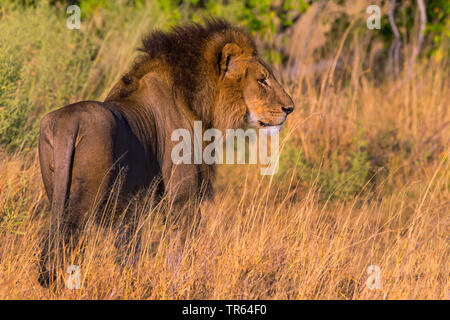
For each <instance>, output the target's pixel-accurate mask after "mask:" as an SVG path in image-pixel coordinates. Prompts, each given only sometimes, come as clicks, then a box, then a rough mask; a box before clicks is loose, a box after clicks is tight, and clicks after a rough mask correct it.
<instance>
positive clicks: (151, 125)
mask: <svg viewBox="0 0 450 320" xmlns="http://www.w3.org/2000/svg"><path fill="white" fill-rule="evenodd" d="M140 50H141V51H142V52H143V54H142V55H140V56H139V57H138V58H137V59H136V61H135V62H134V65H133V66H132V68H131V69H130V70H129V71H128V72H127V73H126V74H125V75H124V76H123V77H122V78H121V79H120V81H119V82H118V83H117V84H116V85H115V86H114V87H113V88H112V90H111V92H110V93H109V95H108V97H107V98H106V100H105V101H104V102H97V101H83V102H77V103H74V104H71V105H68V106H65V107H63V108H61V109H58V110H56V111H53V112H50V113H49V114H47V115H46V116H45V117H44V118H43V119H42V121H41V131H40V138H39V159H40V165H41V172H42V178H43V181H44V186H45V190H46V192H47V195H48V198H49V199H50V201H51V219H50V220H51V223H50V230H49V237H48V240H46V241H45V245H44V248H43V250H42V256H41V258H42V260H41V276H40V281H41V283H42V284H43V285H47V284H48V282H49V281H50V279H53V278H54V270H53V269H54V268H53V267H48V264H49V259H50V256H51V255H55V254H56V252H59V251H58V250H60V249H58V248H61V247H68V246H69V244H70V245H71V246H73V245H76V243H77V241H78V237H79V235H80V231H81V230H82V228H83V223H82V222H83V221H85V219H86V216H87V214H88V212H89V209H90V207H91V206H92V205H93V202H94V200H96V199H97V200H99V199H100V200H101V199H102V198H103V197H104V196H105V195H106V194H107V193H108V191H109V190H110V188H111V186H112V184H113V182H114V180H115V178H116V177H117V176H118V175H119V173H121V176H122V181H121V191H120V192H121V196H122V198H124V199H127V198H128V199H129V198H130V197H131V195H133V194H135V193H136V192H137V191H139V190H142V189H145V188H148V187H149V186H150V185H151V184H152V182H153V181H155V179H158V178H160V180H161V181H162V184H163V188H164V190H165V192H166V194H167V195H168V196H170V198H172V199H173V201H174V203H176V204H178V205H179V206H181V205H183V204H184V203H186V202H187V201H188V199H191V198H192V197H196V196H199V195H200V197H202V196H203V195H205V193H207V194H211V180H212V178H213V176H214V170H213V169H214V168H213V166H208V165H204V164H203V165H198V164H178V165H175V164H174V163H173V162H172V161H171V150H172V147H173V146H174V145H175V143H174V142H173V141H171V134H172V132H173V131H174V130H175V129H179V128H184V129H187V130H189V132H191V134H192V133H193V123H194V121H202V125H203V128H204V129H205V130H206V129H208V128H213V127H214V128H217V129H220V130H225V129H226V128H238V127H242V126H244V125H247V124H249V125H251V126H254V127H256V128H263V127H264V128H268V129H269V131H273V132H278V131H279V130H280V129H281V126H282V124H283V123H284V121H285V120H286V116H287V115H288V114H289V113H291V112H292V111H293V109H294V105H293V101H292V99H291V98H290V96H289V95H288V94H287V93H286V92H285V91H284V90H283V88H282V87H281V85H280V84H279V83H278V81H277V80H276V79H275V76H274V74H273V72H272V71H271V69H270V68H269V67H268V65H267V64H266V63H264V62H263V61H262V59H261V58H260V57H259V56H258V53H257V50H256V47H255V44H254V42H253V40H252V39H251V37H250V36H249V35H248V34H247V33H246V32H244V31H243V30H241V29H239V28H236V27H233V26H231V25H229V24H228V23H227V22H225V21H223V20H209V21H207V22H206V24H205V25H204V26H202V25H199V24H189V25H187V26H181V27H175V28H173V29H172V30H171V31H170V32H161V31H154V32H152V33H150V35H148V36H147V37H146V38H144V40H143V48H142V49H140ZM222 132H223V131H222ZM63 241H64V243H63ZM56 258H57V257H56Z"/></svg>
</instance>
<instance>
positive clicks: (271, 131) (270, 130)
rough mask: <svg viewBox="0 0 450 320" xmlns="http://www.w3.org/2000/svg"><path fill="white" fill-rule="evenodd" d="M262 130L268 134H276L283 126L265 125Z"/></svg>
mask: <svg viewBox="0 0 450 320" xmlns="http://www.w3.org/2000/svg"><path fill="white" fill-rule="evenodd" d="M260 130H261V131H263V132H264V133H265V134H267V135H268V136H271V135H274V134H277V133H278V132H280V130H281V126H271V127H264V128H262V129H260Z"/></svg>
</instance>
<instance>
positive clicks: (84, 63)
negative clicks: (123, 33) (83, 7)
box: [0, 2, 93, 150]
mask: <svg viewBox="0 0 450 320" xmlns="http://www.w3.org/2000/svg"><path fill="white" fill-rule="evenodd" d="M8 9H9V8H8V7H7V9H6V10H8ZM7 12H8V15H7V16H6V17H4V18H2V19H1V20H0V29H1V30H2V34H3V36H2V37H1V38H0V48H1V50H0V88H1V91H0V146H3V147H5V148H7V149H8V150H14V149H17V148H24V147H29V146H33V145H35V142H36V140H37V136H38V126H39V121H37V119H36V116H37V115H41V114H43V113H45V112H47V111H49V110H51V109H53V108H55V107H56V106H61V105H64V104H66V103H69V102H70V100H71V99H73V96H74V93H76V92H79V91H80V90H81V88H82V86H83V83H84V81H85V80H86V78H87V75H88V71H89V69H90V66H91V64H92V59H91V58H92V53H93V46H92V43H90V41H89V38H88V37H86V36H85V35H83V34H82V33H81V32H72V31H71V30H68V29H67V28H66V27H65V21H66V20H65V16H64V15H62V14H61V13H58V12H57V11H56V10H53V9H52V8H51V7H49V5H48V3H47V2H41V3H40V4H38V5H37V7H36V8H30V7H29V8H24V9H23V10H21V11H20V12H19V11H13V10H11V11H9V10H8V11H7ZM18 35H20V36H18Z"/></svg>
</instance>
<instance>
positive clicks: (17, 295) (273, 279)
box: [0, 0, 450, 299]
mask: <svg viewBox="0 0 450 320" xmlns="http://www.w3.org/2000/svg"><path fill="white" fill-rule="evenodd" d="M369 2H370V3H369ZM369 2H367V1H363V0H359V1H347V0H339V1H338V0H333V1H321V0H318V1H303V0H297V1H294V0H285V1H281V0H280V1H276V0H275V1H269V0H264V1H252V0H248V1H234V0H229V1H220V0H214V1H213V0H211V1H207V0H204V1H203V0H190V1H189V0H184V1H183V0H153V1H144V0H121V1H120V0H118V1H114V2H113V1H104V0H80V1H73V3H76V4H78V5H79V6H80V8H81V29H80V30H70V29H68V28H67V27H66V21H67V18H68V16H69V15H68V14H67V13H66V8H67V6H68V3H67V2H66V1H55V0H54V1H45V0H29V1H28V0H22V1H11V0H0V298H1V299H49V298H51V299H68V298H75V299H448V298H449V297H450V296H449V294H450V291H449V290H450V286H449V275H450V269H449V253H450V251H449V238H448V236H449V231H450V225H449V222H450V221H449V218H450V215H449V213H450V170H449V165H450V162H449V155H450V154H449V152H450V148H449V147H450V108H449V106H450V104H449V98H450V81H449V77H448V74H449V73H450V68H449V62H450V60H449V53H450V48H449V36H450V31H449V30H450V22H449V14H450V4H449V2H448V1H445V0H440V1H414V0H405V1H381V0H380V1H375V0H374V1H369ZM372 4H376V5H378V6H379V7H380V9H381V23H380V29H368V28H367V25H366V20H367V18H368V17H369V14H368V13H366V8H367V7H368V6H369V5H372ZM421 4H423V5H424V8H421V6H420V5H421ZM211 15H212V16H219V17H224V18H226V19H227V20H229V21H230V22H232V23H235V24H237V25H240V26H242V27H244V28H246V29H247V30H248V31H249V32H251V33H252V34H253V35H254V36H255V39H256V42H257V44H258V47H259V48H260V50H261V53H262V55H263V56H264V57H265V59H266V60H267V61H270V63H271V64H272V65H273V67H274V70H275V72H276V74H277V76H278V77H279V79H280V80H281V82H282V83H283V84H284V86H285V87H286V89H287V91H288V92H289V93H290V94H291V96H292V97H293V99H294V101H295V104H296V110H295V112H294V113H293V114H292V115H290V116H289V118H288V120H287V123H286V126H285V127H284V128H283V130H282V133H281V137H280V142H281V156H280V162H279V170H278V172H277V173H276V174H275V175H273V176H261V175H260V171H259V167H258V166H257V165H220V166H219V170H218V177H217V181H216V185H215V188H216V197H215V201H214V203H211V204H205V205H204V207H203V208H202V221H201V224H200V225H199V228H198V230H197V231H196V232H195V233H192V234H191V236H190V237H189V238H188V240H187V242H186V244H185V247H184V250H183V251H182V253H180V251H179V250H178V249H177V248H176V245H175V243H176V239H175V238H176V237H175V235H174V232H173V228H172V226H171V225H170V223H166V224H164V223H163V220H164V219H163V218H164V214H165V212H167V210H168V208H163V207H161V206H156V207H155V206H152V205H150V201H151V199H150V198H151V197H149V200H148V201H145V202H144V203H139V204H138V205H137V206H134V207H133V210H134V213H135V216H136V223H138V224H139V226H140V228H142V230H143V232H144V241H143V245H142V248H141V249H142V250H141V253H140V256H139V261H138V263H137V264H133V265H131V264H130V265H126V266H125V267H123V266H120V265H119V264H118V263H117V260H118V259H117V257H119V256H120V255H121V253H120V252H118V250H117V249H116V248H115V246H114V245H113V243H114V239H115V238H116V237H119V236H120V231H119V230H117V229H115V228H114V226H111V225H108V224H100V225H99V224H97V223H93V222H92V223H88V225H87V227H86V230H85V233H84V236H83V237H84V242H83V248H79V250H80V252H81V251H82V252H83V255H82V257H81V258H77V259H81V260H79V261H75V263H76V264H77V265H80V266H81V274H82V277H81V278H82V286H81V289H79V290H68V289H64V288H59V289H58V290H53V291H52V290H48V289H44V288H42V287H41V286H40V285H39V283H38V282H37V261H38V258H39V246H40V243H41V241H42V238H43V237H44V236H45V230H46V228H47V226H48V217H49V212H50V206H49V201H48V199H47V198H46V196H45V192H44V189H43V185H42V180H41V177H40V170H39V161H38V158H37V150H36V143H37V138H38V130H39V121H40V119H41V117H42V116H43V115H44V114H45V113H47V112H48V111H50V110H53V109H55V108H58V107H61V106H63V105H65V104H68V103H72V102H76V101H80V100H101V99H104V98H105V97H106V94H107V93H108V91H109V90H110V89H111V86H112V85H113V84H114V83H115V82H116V81H117V80H118V79H120V77H121V76H122V73H123V72H124V71H125V70H126V69H127V67H128V66H129V65H130V64H131V62H132V61H133V59H134V57H135V56H136V55H137V52H136V48H138V47H139V46H140V40H141V38H142V36H143V35H144V34H145V33H146V32H148V31H149V30H151V29H153V28H161V29H164V30H167V29H168V28H170V26H173V25H175V24H177V23H182V22H186V21H202V19H203V18H204V17H208V16H211ZM116 200H117V199H116V198H115V194H114V192H113V193H112V194H111V196H110V199H109V202H108V203H109V205H108V206H107V207H106V208H105V209H103V210H104V212H103V214H104V215H108V214H110V213H111V212H112V209H113V208H114V203H115V201H116ZM92 210H96V208H93V209H92ZM133 245H135V244H134V243H133V242H132V243H130V246H133ZM65 259H66V260H67V261H71V259H72V257H65ZM370 265H376V266H378V267H379V268H380V276H381V286H380V288H378V289H370V288H369V287H368V286H367V284H366V281H367V279H368V277H369V274H368V273H367V269H368V267H369V266H370Z"/></svg>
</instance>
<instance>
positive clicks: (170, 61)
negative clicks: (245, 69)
mask: <svg viewBox="0 0 450 320" xmlns="http://www.w3.org/2000/svg"><path fill="white" fill-rule="evenodd" d="M228 42H235V43H237V44H239V45H241V46H242V47H243V48H248V49H249V50H251V51H252V52H253V53H254V54H255V55H256V54H257V50H256V46H255V44H254V42H253V40H252V38H251V37H250V36H249V35H248V34H247V33H246V32H245V31H244V30H242V29H240V28H238V27H234V26H231V25H230V24H229V23H228V22H227V21H225V20H222V19H215V18H210V19H207V20H206V21H205V24H204V25H201V24H198V23H189V24H186V25H182V26H176V27H173V28H172V29H171V30H170V31H168V32H163V31H159V30H156V31H152V32H150V34H148V35H147V36H145V37H144V38H143V40H142V45H143V47H142V48H140V49H139V51H142V52H145V53H146V55H147V59H149V60H150V61H151V60H154V59H161V60H163V61H164V62H166V64H167V65H168V66H170V67H171V69H172V70H171V73H172V76H173V79H174V85H175V86H176V87H178V88H181V89H184V90H183V91H184V92H185V93H186V94H187V95H189V96H190V97H189V98H193V97H192V96H191V95H192V94H193V93H194V92H196V91H197V90H198V85H199V83H201V82H202V81H204V79H203V78H202V75H204V74H205V73H207V72H209V71H210V70H205V63H208V64H209V65H211V64H214V63H216V64H217V65H218V62H219V60H220V56H219V54H220V52H221V50H222V48H223V46H224V45H225V44H226V43H228ZM206 50H211V51H213V54H212V55H213V56H216V57H215V58H216V61H205V51H206Z"/></svg>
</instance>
